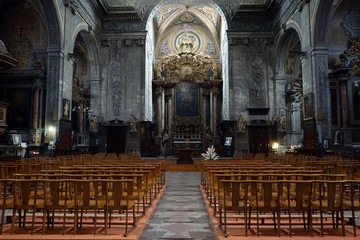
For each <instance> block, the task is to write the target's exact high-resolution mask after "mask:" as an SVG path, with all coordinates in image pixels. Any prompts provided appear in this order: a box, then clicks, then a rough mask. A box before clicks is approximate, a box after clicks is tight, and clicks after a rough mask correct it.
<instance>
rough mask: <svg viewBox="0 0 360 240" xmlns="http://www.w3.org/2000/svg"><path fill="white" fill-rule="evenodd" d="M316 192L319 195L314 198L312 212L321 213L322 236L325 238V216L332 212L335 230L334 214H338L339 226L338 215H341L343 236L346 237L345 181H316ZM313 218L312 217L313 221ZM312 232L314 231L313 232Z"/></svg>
mask: <svg viewBox="0 0 360 240" xmlns="http://www.w3.org/2000/svg"><path fill="white" fill-rule="evenodd" d="M313 184H314V188H313V189H314V190H316V193H317V194H319V195H318V197H316V198H314V197H313V198H312V200H311V207H312V211H313V212H316V211H318V212H319V213H320V223H321V236H324V217H323V214H324V213H327V212H331V216H332V222H333V228H335V219H334V213H336V223H337V224H336V225H337V226H338V220H339V218H338V214H339V212H340V214H341V226H342V234H343V236H345V225H344V209H343V187H344V181H331V180H327V181H314V183H313ZM312 219H313V217H311V220H312ZM311 232H312V231H311Z"/></svg>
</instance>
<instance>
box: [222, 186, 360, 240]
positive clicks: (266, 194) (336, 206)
mask: <svg viewBox="0 0 360 240" xmlns="http://www.w3.org/2000/svg"><path fill="white" fill-rule="evenodd" d="M221 182H222V184H223V189H222V191H223V192H222V194H220V201H219V207H220V216H219V221H220V228H221V229H222V230H223V231H224V234H225V236H227V235H228V225H229V224H239V223H241V224H243V225H244V230H245V235H246V236H247V234H248V229H250V226H251V219H252V213H255V216H256V227H257V235H258V236H259V232H260V231H259V220H260V219H264V218H272V219H273V224H274V229H276V230H277V233H278V236H280V229H281V219H282V218H284V217H286V218H288V220H289V223H288V224H289V232H290V236H292V225H293V219H295V218H301V216H302V218H303V225H304V229H308V230H309V231H310V235H311V236H313V229H314V227H313V225H314V221H313V219H314V218H319V219H320V227H321V235H322V236H324V219H325V218H327V217H331V219H332V223H333V228H337V227H338V224H339V220H340V221H341V228H342V234H343V236H345V226H344V210H349V211H351V212H352V214H351V217H352V218H353V230H354V236H356V226H355V221H354V220H355V211H359V210H360V207H359V206H360V201H359V196H358V195H356V194H358V193H356V191H358V190H359V184H360V181H357V180H353V181H331V180H328V181H321V180H319V181H316V180H314V181H299V180H296V181H294V180H290V181H286V180H283V181H278V180H275V181H274V180H269V181H259V180H222V181H221ZM252 187H253V188H252ZM347 188H350V192H351V194H350V196H348V198H345V195H344V192H345V191H346V189H347ZM252 189H254V191H252ZM269 212H270V213H272V214H271V215H266V213H269ZM329 213H330V215H329ZM296 214H297V215H296ZM339 214H340V217H339ZM335 215H336V221H335ZM231 218H233V219H234V218H235V219H236V221H231V222H230V221H229V219H231ZM241 218H242V219H244V221H243V222H240V221H238V219H241Z"/></svg>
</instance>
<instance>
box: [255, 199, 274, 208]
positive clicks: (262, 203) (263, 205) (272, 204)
mask: <svg viewBox="0 0 360 240" xmlns="http://www.w3.org/2000/svg"><path fill="white" fill-rule="evenodd" d="M270 204H271V207H272V208H275V207H276V206H277V204H276V202H275V201H271V203H270ZM250 206H251V207H252V208H256V202H250ZM264 207H265V202H263V201H258V208H264Z"/></svg>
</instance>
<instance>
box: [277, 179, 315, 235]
mask: <svg viewBox="0 0 360 240" xmlns="http://www.w3.org/2000/svg"><path fill="white" fill-rule="evenodd" d="M285 184H286V186H287V191H286V192H287V200H285V201H280V208H281V209H284V210H287V212H288V215H289V231H290V237H291V236H292V229H291V228H292V214H293V213H294V212H300V213H302V215H303V223H304V229H306V222H305V212H306V213H307V219H308V228H310V229H312V222H311V208H310V204H309V200H310V199H311V192H312V181H299V180H295V181H286V182H285ZM292 193H293V194H292Z"/></svg>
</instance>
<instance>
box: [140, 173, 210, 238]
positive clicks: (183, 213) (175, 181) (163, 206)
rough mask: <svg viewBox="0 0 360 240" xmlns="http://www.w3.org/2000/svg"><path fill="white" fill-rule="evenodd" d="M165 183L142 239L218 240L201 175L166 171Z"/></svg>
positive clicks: (141, 236)
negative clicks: (204, 194) (205, 197)
mask: <svg viewBox="0 0 360 240" xmlns="http://www.w3.org/2000/svg"><path fill="white" fill-rule="evenodd" d="M166 184H167V186H166V189H165V191H164V193H163V195H162V196H161V199H160V201H159V202H158V205H157V206H156V208H155V211H154V212H153V214H152V216H151V217H150V219H149V221H148V223H147V224H146V226H145V228H144V230H143V232H142V234H141V235H140V238H139V240H148V239H149V240H150V239H171V238H174V239H204V240H208V239H217V238H216V234H215V233H214V230H213V226H212V223H211V221H210V218H209V214H208V211H207V208H206V205H205V202H204V199H203V196H202V193H201V190H200V172H167V173H166Z"/></svg>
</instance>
